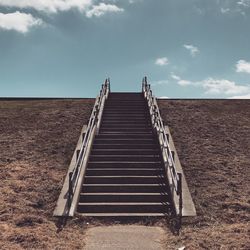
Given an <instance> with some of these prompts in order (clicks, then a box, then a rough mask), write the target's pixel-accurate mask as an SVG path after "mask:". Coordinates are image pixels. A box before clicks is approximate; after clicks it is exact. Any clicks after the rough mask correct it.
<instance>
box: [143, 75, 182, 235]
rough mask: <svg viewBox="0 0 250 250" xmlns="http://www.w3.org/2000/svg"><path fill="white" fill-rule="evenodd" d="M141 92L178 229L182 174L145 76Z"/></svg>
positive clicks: (180, 209)
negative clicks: (162, 163)
mask: <svg viewBox="0 0 250 250" xmlns="http://www.w3.org/2000/svg"><path fill="white" fill-rule="evenodd" d="M142 92H143V94H144V97H145V99H146V100H147V103H148V107H149V112H150V116H151V122H152V125H153V128H154V131H155V132H156V134H157V137H158V140H159V143H160V147H161V152H162V158H163V161H164V167H165V169H166V173H167V177H168V179H169V180H168V181H169V182H170V183H169V184H170V188H171V196H172V200H173V202H174V208H175V215H176V216H175V219H177V220H175V221H173V223H174V224H175V225H174V226H175V227H176V228H177V229H178V231H179V228H180V226H181V218H182V174H181V173H178V172H177V170H176V166H175V160H174V158H175V157H174V151H171V148H170V144H169V135H168V134H167V133H166V132H165V127H164V124H163V120H162V118H161V114H160V110H159V107H158V104H157V100H156V98H155V97H154V96H153V94H152V90H151V88H150V84H148V83H147V77H144V78H143V80H142ZM176 204H177V206H176Z"/></svg>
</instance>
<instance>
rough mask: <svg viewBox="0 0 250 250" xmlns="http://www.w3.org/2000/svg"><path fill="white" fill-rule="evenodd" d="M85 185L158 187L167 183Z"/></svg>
mask: <svg viewBox="0 0 250 250" xmlns="http://www.w3.org/2000/svg"><path fill="white" fill-rule="evenodd" d="M83 186H103V187H106V186H114V187H119V186H124V187H126V186H127V187H132V186H133V187H134V186H135V187H142V186H146V187H158V186H166V185H165V183H158V184H85V183H84V184H83Z"/></svg>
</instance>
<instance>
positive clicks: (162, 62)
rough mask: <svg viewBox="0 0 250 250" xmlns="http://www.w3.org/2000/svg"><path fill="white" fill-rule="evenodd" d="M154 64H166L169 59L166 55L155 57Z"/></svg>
mask: <svg viewBox="0 0 250 250" xmlns="http://www.w3.org/2000/svg"><path fill="white" fill-rule="evenodd" d="M155 64H156V65H159V66H164V65H168V64H169V60H168V59H167V57H161V58H157V59H156V60H155Z"/></svg>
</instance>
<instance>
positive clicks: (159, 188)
mask: <svg viewBox="0 0 250 250" xmlns="http://www.w3.org/2000/svg"><path fill="white" fill-rule="evenodd" d="M82 188H83V192H86V193H101V192H105V193H107V192H110V193H115V192H118V193H159V192H160V193H164V192H166V190H167V187H166V185H159V184H84V185H83V187H82Z"/></svg>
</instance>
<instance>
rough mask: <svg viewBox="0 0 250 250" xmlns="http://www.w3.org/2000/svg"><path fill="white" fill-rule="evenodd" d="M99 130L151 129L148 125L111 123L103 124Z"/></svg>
mask: <svg viewBox="0 0 250 250" xmlns="http://www.w3.org/2000/svg"><path fill="white" fill-rule="evenodd" d="M101 128H103V129H110V128H129V129H130V128H131V129H132V128H134V129H152V126H151V124H150V123H139V124H138V123H122V122H120V123H119V122H117V123H112V122H109V123H108V122H103V123H102V124H101Z"/></svg>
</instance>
